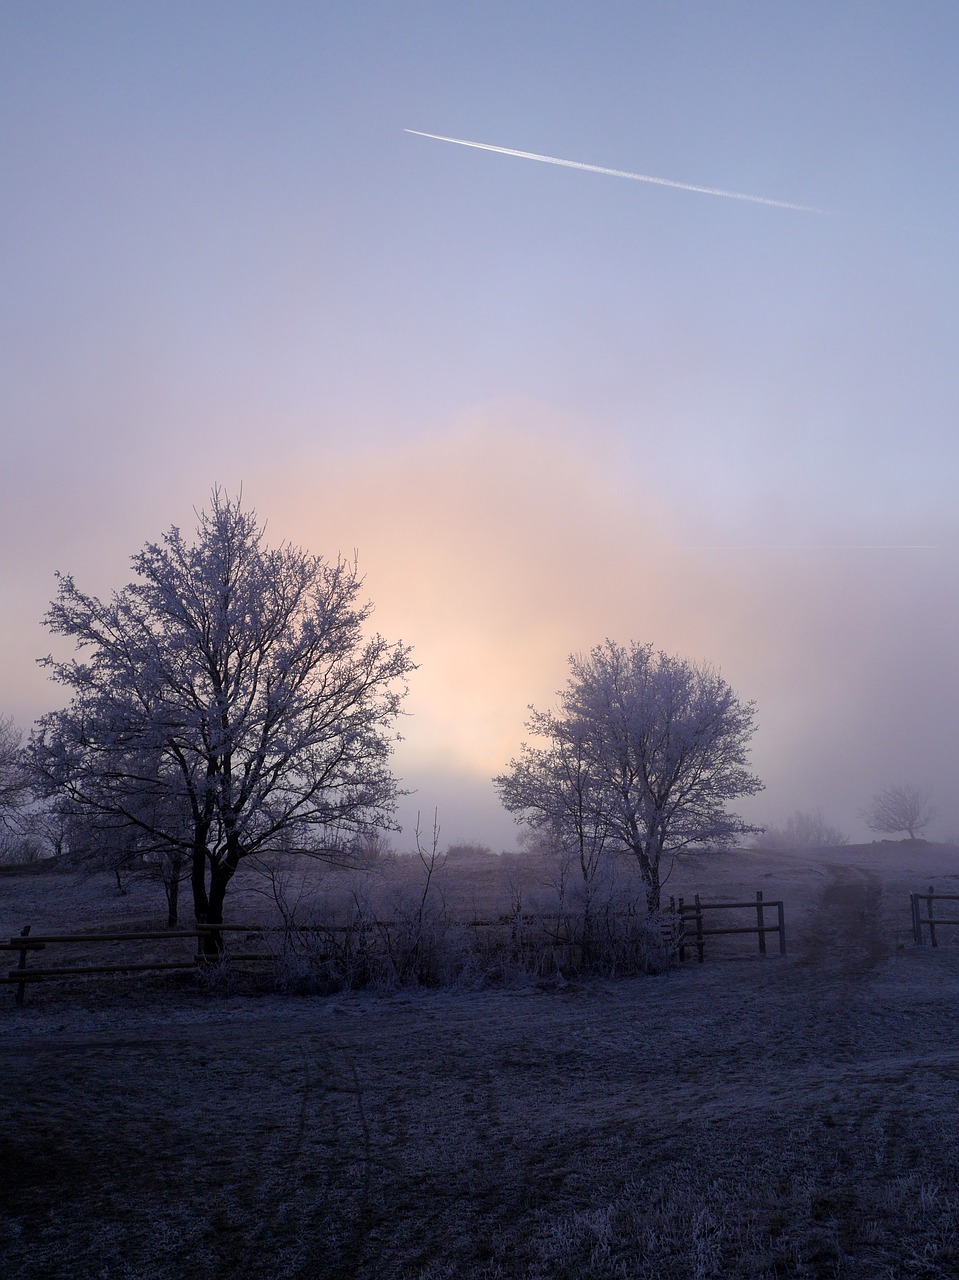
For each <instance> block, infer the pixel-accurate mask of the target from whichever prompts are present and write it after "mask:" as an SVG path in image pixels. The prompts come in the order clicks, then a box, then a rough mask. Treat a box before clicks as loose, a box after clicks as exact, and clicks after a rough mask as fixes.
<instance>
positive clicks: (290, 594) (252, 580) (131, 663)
mask: <svg viewBox="0 0 959 1280" xmlns="http://www.w3.org/2000/svg"><path fill="white" fill-rule="evenodd" d="M133 567H134V570H135V572H136V579H137V580H136V581H135V582H134V583H132V584H130V585H128V586H126V587H124V588H123V590H122V591H119V592H117V593H116V594H114V595H113V596H112V597H111V599H110V600H109V601H107V602H102V601H100V600H98V599H96V598H95V597H93V596H88V595H85V594H84V593H83V592H81V591H80V590H79V589H78V588H77V587H76V585H75V583H74V580H73V578H72V577H70V576H67V575H58V582H59V590H58V593H57V598H56V600H55V601H54V602H53V604H52V605H51V607H50V610H49V612H48V613H47V615H46V618H45V621H46V623H47V625H48V627H49V628H50V630H51V631H52V632H53V633H54V634H57V635H61V636H66V637H68V638H70V639H72V640H73V641H74V642H75V643H76V646H77V648H78V649H79V650H80V656H78V657H76V658H74V659H73V660H71V661H67V662H59V661H55V660H54V659H53V658H47V659H45V665H46V666H47V667H48V668H49V670H50V671H51V673H52V677H53V679H54V680H56V681H57V682H59V683H60V684H62V685H64V686H66V687H67V688H68V689H69V690H70V692H71V698H70V702H69V705H68V706H67V707H66V709H65V710H63V711H56V712H52V713H51V714H49V715H47V716H45V717H44V718H43V719H42V720H40V721H39V722H38V724H37V726H36V728H35V730H34V733H33V735H32V738H31V742H30V757H31V760H32V764H33V769H34V773H35V775H36V777H37V778H38V779H40V780H41V782H42V785H43V787H44V789H45V790H46V791H47V793H48V794H57V793H59V794H60V795H61V796H63V797H65V798H66V800H67V801H68V802H69V803H70V805H71V806H74V807H77V808H79V809H80V810H83V811H86V812H88V813H89V814H90V815H91V816H92V817H95V818H96V819H97V821H98V822H99V823H101V824H104V825H108V826H113V827H117V826H119V827H127V828H129V829H130V830H131V831H132V832H134V833H137V835H138V836H139V838H141V840H142V845H143V847H144V848H145V849H148V850H151V851H154V852H155V851H156V850H158V849H162V848H164V847H165V848H166V849H168V850H169V853H170V856H171V857H173V858H174V859H176V858H183V857H185V858H187V859H188V860H189V863H190V870H191V883H192V887H193V905H194V910H195V912H196V916H197V919H198V920H205V921H206V922H208V923H220V922H222V920H223V914H222V913H223V900H224V895H225V893H226V889H227V885H228V884H229V882H230V880H231V878H232V877H233V875H234V873H235V872H236V870H237V867H238V866H239V864H240V862H241V861H242V859H243V858H246V857H248V856H249V855H251V854H254V853H257V852H263V851H266V850H269V849H271V848H276V847H278V846H279V845H280V844H281V843H282V844H283V845H284V846H285V847H290V846H291V844H292V845H293V846H294V847H300V848H308V849H311V850H313V851H316V852H320V853H325V854H327V855H328V856H336V854H337V852H338V851H339V850H340V849H342V847H343V845H344V843H345V842H346V841H347V840H348V839H349V838H350V837H352V836H355V834H356V833H357V832H362V831H369V830H375V829H378V828H384V827H391V826H393V825H394V823H393V812H394V808H395V800H396V794H397V793H396V786H395V782H394V780H393V778H392V776H391V774H390V772H389V768H388V764H389V756H390V752H391V745H390V729H391V726H392V725H393V723H394V721H395V718H396V716H397V715H398V713H399V708H400V702H401V699H402V696H403V694H404V693H405V678H406V676H407V675H408V673H409V672H410V671H411V670H412V669H413V663H412V661H411V659H410V655H409V650H408V649H407V648H406V647H404V646H403V645H402V644H399V643H394V644H390V643H387V641H386V640H384V639H383V638H382V637H381V636H379V635H374V636H372V637H368V636H367V635H365V632H364V628H365V623H366V621H367V619H368V617H369V615H370V612H371V608H372V606H371V605H369V604H364V603H361V602H359V600H358V596H359V592H360V589H361V587H362V580H361V579H360V578H359V577H358V576H357V571H356V565H355V564H353V563H350V562H345V561H342V560H340V561H338V562H337V563H335V564H333V563H329V562H327V561H325V560H324V559H322V558H321V557H319V556H313V555H309V554H307V553H306V552H304V551H301V550H299V549H298V548H296V547H292V546H289V545H286V544H284V545H282V546H279V547H270V546H268V545H267V543H266V541H265V538H264V527H263V525H262V524H261V523H260V522H259V521H258V519H257V517H256V514H255V513H254V512H252V511H244V510H243V509H242V506H241V503H240V502H239V501H238V500H232V499H230V498H229V497H228V496H227V495H226V494H225V493H223V492H222V491H221V490H214V492H213V496H212V503H211V507H210V509H209V511H205V512H203V513H201V514H200V516H199V524H198V527H197V530H196V540H195V541H194V542H192V543H188V542H186V541H185V540H184V538H183V536H182V535H181V533H180V531H179V529H177V528H172V529H170V531H169V532H168V533H167V534H166V535H164V537H163V538H162V540H161V542H160V543H159V544H149V545H147V546H146V547H144V549H143V550H142V551H141V552H140V553H139V554H138V555H136V556H134V557H133ZM218 944H219V939H214V945H218Z"/></svg>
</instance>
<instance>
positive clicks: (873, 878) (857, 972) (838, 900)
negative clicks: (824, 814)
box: [795, 862, 895, 983]
mask: <svg viewBox="0 0 959 1280" xmlns="http://www.w3.org/2000/svg"><path fill="white" fill-rule="evenodd" d="M822 869H823V871H824V872H825V875H826V882H825V884H824V885H823V887H822V890H821V892H820V893H819V896H818V900H817V902H816V904H815V907H814V909H813V912H812V914H811V917H810V918H808V919H807V920H805V921H804V922H803V928H802V931H801V933H800V935H799V937H798V939H797V946H796V947H795V953H796V958H797V961H798V962H799V964H800V965H802V966H809V967H811V968H812V969H814V970H816V972H817V975H818V977H819V978H830V977H838V978H841V979H842V980H843V981H844V982H847V983H848V982H850V981H854V980H856V979H861V978H866V977H868V976H869V975H870V974H872V973H873V972H874V971H875V970H876V968H877V967H878V966H879V965H881V964H883V963H884V962H885V961H887V960H888V959H889V958H890V956H891V955H892V953H893V950H894V946H895V941H894V939H893V938H892V937H891V935H890V931H889V929H888V926H887V925H886V924H884V922H883V919H882V907H883V887H882V880H881V878H880V876H879V875H878V874H877V873H876V872H875V871H872V870H870V869H868V868H866V867H858V866H850V865H845V864H842V863H833V862H825V863H823V864H822Z"/></svg>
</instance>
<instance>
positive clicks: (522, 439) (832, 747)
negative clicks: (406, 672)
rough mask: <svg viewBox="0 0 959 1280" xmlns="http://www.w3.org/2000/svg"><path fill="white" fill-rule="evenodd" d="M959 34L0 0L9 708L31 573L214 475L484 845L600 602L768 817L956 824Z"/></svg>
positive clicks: (28, 652)
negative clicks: (720, 689)
mask: <svg viewBox="0 0 959 1280" xmlns="http://www.w3.org/2000/svg"><path fill="white" fill-rule="evenodd" d="M957 60H959V8H957V7H956V6H955V5H954V4H952V3H932V2H926V3H922V2H920V3H911V4H907V3H905V2H903V3H883V2H881V0H868V2H866V0H864V2H863V3H844V2H843V0H823V2H822V3H818V2H816V0H801V2H798V0H797V2H796V3H787V2H782V3H776V4H770V3H768V0H763V2H762V3H759V2H756V3H736V2H733V0H730V2H728V3H723V2H720V0H716V2H715V3H706V2H705V0H699V2H696V3H692V2H686V0H669V2H668V3H667V2H666V0H663V2H661V3H647V2H645V0H629V3H613V2H609V3H604V4H602V5H599V6H597V5H595V4H586V3H582V4H579V3H556V0H552V2H550V3H546V2H542V3H537V2H534V0H530V2H528V3H523V2H520V0H509V3H502V4H500V3H481V4H472V5H468V6H467V5H465V4H450V3H448V0H447V2H445V3H417V2H416V0H404V2H403V3H399V2H397V3H386V2H380V0H370V2H368V3H363V2H360V0H358V2H357V3H332V2H329V3H320V2H319V0H316V2H314V3H305V2H304V3H282V2H280V3H276V2H274V3H269V4H267V3H265V2H260V3H242V2H241V0H230V3H222V4H219V3H206V2H204V0H190V2H189V3H182V4H180V3H173V2H172V0H164V3H163V4H150V5H148V4H130V3H126V2H124V3H109V2H102V3H85V2H84V0H70V2H69V3H68V2H67V0H62V2H61V3H55V4H54V3H47V2H45V0H24V2H23V3H20V2H17V0H0V175H2V176H0V183H2V187H3V194H2V199H0V388H2V390H0V396H2V400H0V403H2V415H3V418H2V420H3V431H4V450H3V467H2V474H0V520H2V546H3V549H4V551H3V565H4V569H3V575H2V582H0V609H2V619H3V621H2V646H0V711H7V712H9V713H12V714H13V715H14V716H15V717H16V719H17V720H18V722H19V723H20V724H21V726H22V727H24V728H27V727H28V725H29V723H30V721H31V720H32V719H33V718H34V716H36V715H38V714H40V713H41V712H43V711H45V710H48V709H49V708H50V707H51V706H52V705H56V704H57V701H58V691H57V690H56V689H55V688H54V687H53V686H50V685H49V684H48V683H47V681H46V678H45V676H44V674H43V673H42V672H40V671H38V670H37V669H36V667H35V664H34V659H35V658H36V657H37V656H38V655H40V654H42V653H45V652H46V651H47V649H48V639H47V637H46V635H45V633H44V631H43V630H42V628H41V626H40V617H41V615H42V614H43V612H44V609H45V607H46V605H47V603H48V602H49V600H50V598H51V596H52V594H53V590H54V580H53V573H54V571H55V570H57V569H61V570H65V571H70V572H73V573H74V574H75V576H76V578H77V581H78V584H79V585H80V586H81V587H82V588H84V589H87V590H91V591H94V592H97V593H107V592H109V591H110V590H111V589H112V588H115V587H119V586H122V585H123V584H124V583H125V582H127V581H128V580H129V578H130V573H129V557H130V555H132V554H133V553H134V552H135V551H137V550H138V549H139V548H140V546H141V545H142V544H143V543H144V542H145V541H146V540H147V539H152V538H156V537H157V536H158V535H159V534H160V533H161V532H162V531H163V530H164V529H166V528H167V527H168V526H169V525H171V524H173V523H177V524H180V525H182V526H190V525H191V523H192V521H193V515H192V510H193V508H194V507H202V506H203V505H204V504H205V503H206V501H207V499H208V495H209V492H210V489H211V486H212V485H213V484H215V483H219V484H222V485H225V486H227V487H228V488H229V489H230V490H232V491H235V490H236V489H237V488H238V487H239V486H240V484H241V483H242V486H243V492H244V495H245V497H246V499H247V500H248V502H249V503H250V504H251V505H253V506H255V507H256V509H257V510H258V511H259V513H260V514H261V515H262V516H263V517H265V518H267V519H268V521H269V530H270V534H271V536H272V537H273V538H274V539H276V540H281V539H287V538H288V539H292V540H293V541H295V542H298V543H301V544H302V545H304V546H306V547H308V548H309V549H310V550H312V551H315V552H320V553H322V554H324V555H328V556H335V555H336V554H337V553H338V552H340V551H343V552H346V553H352V551H353V549H354V548H356V549H357V551H358V553H359V558H360V566H361V569H362V570H364V571H365V573H366V582H367V589H368V593H369V595H370V597H371V598H372V599H373V600H374V602H375V603H376V606H377V611H376V622H377V625H378V627H379V629H380V630H381V631H382V632H383V634H385V635H386V636H387V637H389V638H391V639H397V638H402V639H403V640H404V641H406V642H408V643H411V644H412V645H413V646H414V649H415V656H416V658H417V660H418V661H419V662H420V664H421V668H420V670H419V671H418V672H417V673H416V675H415V676H414V678H413V683H412V691H411V695H410V698H409V701H408V704H407V707H408V710H409V711H410V712H411V713H412V714H411V716H410V718H409V719H408V720H407V721H406V722H405V724H404V726H403V731H404V733H405V735H406V741H405V742H404V743H403V744H402V745H401V747H400V749H399V751H398V754H397V758H396V766H397V770H398V772H399V773H400V774H401V776H402V777H403V779H404V782H405V785H407V786H409V787H411V788H415V789H416V796H415V797H414V798H413V799H412V800H411V801H410V802H409V803H407V804H406V805H405V806H404V810H403V814H402V817H403V820H404V823H405V825H406V826H407V827H408V826H409V822H410V818H411V815H412V814H414V813H415V810H416V808H417V807H420V808H422V809H423V810H424V811H425V812H428V813H430V814H431V813H432V810H433V808H434V806H436V807H438V809H439V817H440V822H441V824H442V827H443V835H444V839H456V838H461V837H463V838H476V839H481V840H485V841H486V842H488V843H491V844H493V845H494V846H495V847H502V846H503V845H504V844H509V843H511V842H512V839H513V827H512V821H511V819H509V818H508V817H507V816H506V815H504V814H503V813H502V811H501V810H500V809H499V806H498V802H497V800H496V797H495V794H494V792H493V789H492V786H491V785H490V782H489V778H490V775H491V774H493V773H495V772H498V771H500V770H501V769H502V768H503V767H504V766H505V765H506V763H507V762H508V760H509V757H510V756H511V755H512V754H514V753H515V752H516V751H517V750H518V747H519V744H520V742H521V740H522V726H523V721H524V718H525V715H526V706H527V703H529V702H535V703H536V704H537V705H539V706H546V705H548V704H549V703H550V702H551V700H552V697H553V695H554V693H555V691H556V690H557V689H558V688H559V687H560V685H561V684H562V683H563V682H564V680H565V673H566V659H567V655H568V654H569V653H570V652H571V651H573V650H582V649H585V648H588V647H590V646H592V645H593V644H595V643H599V642H601V641H602V640H603V639H604V638H605V637H607V636H609V637H611V638H613V639H618V640H621V641H624V642H625V641H628V640H630V639H635V640H638V641H642V642H645V641H652V642H653V643H654V644H655V645H656V646H658V647H662V648H664V649H666V650H667V651H670V652H674V653H680V654H683V655H685V656H688V657H691V658H695V659H708V660H710V661H711V662H713V663H715V664H716V665H717V666H719V667H720V668H721V670H722V672H723V674H724V675H725V676H726V678H727V679H728V680H729V681H730V682H731V683H732V685H733V687H734V688H735V689H736V690H737V692H738V693H739V694H740V695H741V696H742V697H744V698H754V699H755V700H756V701H757V703H758V711H759V717H758V718H759V726H760V727H759V731H758V733H757V736H756V739H755V749H754V763H755V766H756V768H757V770H758V771H759V773H760V775H761V776H762V777H763V778H764V780H765V781H766V783H767V790H766V791H765V793H764V794H762V795H761V796H759V797H757V798H756V800H754V801H751V802H750V803H749V804H748V805H747V806H744V807H743V812H746V813H748V814H749V815H750V816H751V817H752V818H754V819H756V820H759V821H762V820H768V821H770V822H782V821H783V820H784V819H785V818H786V817H787V816H788V814H789V812H790V811H791V810H792V809H794V808H796V807H801V808H822V809H823V810H824V812H825V814H826V816H827V817H829V818H831V819H832V820H833V821H834V822H837V823H839V824H840V825H842V826H844V827H845V828H846V829H847V830H848V831H849V832H850V833H851V834H853V835H855V836H860V837H862V836H865V834H866V833H865V829H864V827H863V826H862V824H861V822H860V821H859V820H858V818H857V813H858V811H859V810H860V809H861V807H862V806H863V805H864V804H865V803H866V801H867V800H868V799H869V797H870V795H871V794H872V792H873V791H874V790H875V789H876V788H877V787H878V786H879V785H880V784H882V783H883V782H885V781H887V780H892V781H917V782H924V781H925V782H928V785H929V786H930V788H931V789H932V790H933V791H934V793H935V794H936V798H937V800H938V802H939V807H940V810H941V820H940V822H939V823H938V824H937V831H938V833H939V834H941V835H948V834H953V833H956V832H959V798H957V799H956V800H953V794H954V791H955V776H956V764H957V748H956V743H957V738H959V680H957V653H959V610H957V603H956V591H957V586H959V574H957V548H959V542H957V533H959V519H957V514H956V493H957V474H956V473H957V466H956V463H957V444H956V441H955V436H956V426H957V412H956V410H957V404H959V361H957V359H956V344H957V337H959V332H957V312H959V299H957V289H956V285H957V249H956V234H955V228H956V225H957V221H959V165H957V162H956V158H957V153H959V77H957V76H956V66H957V65H959V61H957ZM406 129H416V130H421V131H424V132H428V133H434V134H444V135H449V136H452V137H456V138H465V139H470V140H475V141H479V142H485V143H489V144H493V145H495V146H502V147H507V148H513V149H517V150H523V151H529V152H536V153H543V154H546V155H550V156H557V157H562V158H565V159H569V160H574V161H579V162H582V163H585V164H590V165H597V166H601V167H607V168H614V169H622V170H628V171H633V172H639V173H642V174H651V175H656V176H660V177H665V178H669V179H671V180H674V181H677V182H683V183H689V184H692V185H695V186H704V187H717V188H722V189H725V190H731V191H736V192H746V193H750V194H753V195H759V196H765V197H768V198H769V199H772V200H779V201H783V202H788V203H796V204H802V205H811V206H816V207H820V208H826V209H830V210H835V211H836V213H835V215H834V216H829V217H826V216H820V215H818V214H813V213H803V212H796V211H792V210H787V209H783V208H778V207H774V206H766V205H757V204H751V203H745V202H741V201H734V200H729V199H723V198H720V197H716V196H710V195H704V194H697V193H694V192H690V191H685V190H680V189H676V188H670V187H663V186H652V185H648V184H645V183H639V182H630V181H626V180H624V179H622V178H615V177H610V176H603V175H599V174H595V173H589V172H584V171H578V170H574V169H568V168H561V167H557V166H550V165H544V164H538V163H535V162H534V161H531V160H526V159H519V158H516V157H511V156H505V155H501V154H495V153H491V152H486V151H478V150H474V149H468V148H465V147H458V146H453V145H451V144H450V143H447V142H440V141H435V140H430V139H427V138H423V137H418V136H414V135H413V134H410V133H407V132H404V130H406ZM930 547H931V548H932V549H929V548H930ZM916 548H920V549H916ZM405 843H406V837H405V836H404V838H402V839H401V841H400V844H401V845H403V844H405Z"/></svg>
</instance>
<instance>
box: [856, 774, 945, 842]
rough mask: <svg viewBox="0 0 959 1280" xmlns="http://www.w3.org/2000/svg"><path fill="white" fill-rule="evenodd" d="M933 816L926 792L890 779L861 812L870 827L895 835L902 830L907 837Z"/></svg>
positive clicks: (921, 827)
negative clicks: (892, 781) (891, 781)
mask: <svg viewBox="0 0 959 1280" xmlns="http://www.w3.org/2000/svg"><path fill="white" fill-rule="evenodd" d="M935 816H936V813H935V809H934V808H933V806H932V802H931V800H930V798H929V795H928V793H927V792H925V791H923V790H922V788H921V787H913V786H908V785H906V784H902V783H899V784H896V783H890V784H889V785H888V786H885V787H883V788H882V790H881V791H880V792H878V793H877V794H876V795H875V796H873V798H872V800H871V802H870V803H869V805H868V806H867V808H866V809H865V811H864V812H863V818H864V819H865V822H866V826H867V827H869V829H870V831H883V832H885V833H886V834H887V835H895V834H896V832H898V831H905V833H906V834H907V836H908V837H909V839H910V840H915V839H916V836H917V835H918V833H919V832H920V831H922V830H923V828H924V827H927V826H928V825H929V823H930V822H931V821H932V820H933V818H934V817H935Z"/></svg>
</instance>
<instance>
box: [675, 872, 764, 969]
mask: <svg viewBox="0 0 959 1280" xmlns="http://www.w3.org/2000/svg"><path fill="white" fill-rule="evenodd" d="M669 905H670V910H671V911H672V912H673V913H674V916H675V919H676V922H677V925H678V928H677V930H676V934H677V939H676V946H677V950H678V951H679V958H680V960H685V959H686V949H687V947H693V946H694V947H695V948H696V954H697V957H698V959H699V963H700V964H702V963H703V958H704V953H705V945H706V944H705V939H706V938H708V937H718V936H719V935H721V934H733V933H754V934H757V935H758V938H759V954H760V955H763V956H764V955H765V954H766V934H767V933H778V934H779V954H780V955H781V956H784V955H785V954H786V917H785V910H784V906H783V902H782V900H781V899H770V900H769V901H768V902H767V901H765V900H764V898H763V895H762V890H761V889H759V890H757V891H756V897H755V900H753V901H751V902H703V901H702V899H701V898H700V896H699V894H698V893H697V894H696V895H695V896H694V897H693V901H692V903H691V904H690V903H688V902H687V901H686V899H685V898H678V899H676V898H670V900H669ZM773 907H775V908H776V923H775V924H767V923H766V918H765V911H766V910H767V908H769V909H772V908H773ZM743 909H749V910H752V911H755V912H756V923H755V924H754V925H728V926H727V927H725V928H708V929H707V928H706V926H705V924H704V920H705V916H706V912H707V911H741V910H743Z"/></svg>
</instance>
